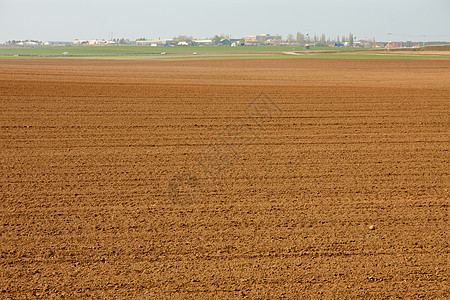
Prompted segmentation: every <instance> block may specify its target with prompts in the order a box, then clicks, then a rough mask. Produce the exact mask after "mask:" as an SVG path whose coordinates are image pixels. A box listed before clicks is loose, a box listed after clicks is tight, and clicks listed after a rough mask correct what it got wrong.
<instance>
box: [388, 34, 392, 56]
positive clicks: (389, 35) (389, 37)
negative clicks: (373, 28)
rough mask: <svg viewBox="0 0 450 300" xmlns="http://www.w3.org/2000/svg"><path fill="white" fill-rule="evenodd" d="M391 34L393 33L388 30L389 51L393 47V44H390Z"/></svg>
mask: <svg viewBox="0 0 450 300" xmlns="http://www.w3.org/2000/svg"><path fill="white" fill-rule="evenodd" d="M391 34H392V33H390V32H388V44H387V46H388V47H387V48H388V52H389V48H391V45H390V43H391Z"/></svg>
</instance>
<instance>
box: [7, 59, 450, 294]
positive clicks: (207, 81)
mask: <svg viewBox="0 0 450 300" xmlns="http://www.w3.org/2000/svg"><path fill="white" fill-rule="evenodd" d="M296 58H297V56H295V55H291V56H287V55H286V56H285V58H281V57H280V58H277V59H267V58H262V57H260V58H259V59H249V58H241V59H226V60H224V59H210V60H181V61H171V60H166V61H163V60H148V61H144V60H93V59H92V60H83V59H78V60H74V59H23V58H21V59H3V60H0V174H1V176H0V298H1V299H19V298H31V299H34V298H81V297H86V298H88V297H89V298H119V299H126V298H130V299H131V298H137V299H166V298H175V299H194V298H195V299H198V298H200V299H211V298H217V299H243V298H247V299H301V298H306V299H317V298H337V299H354V298H363V299H368V298H369V299H370V298H372V299H380V298H389V299H391V298H407V299H409V298H427V299H428V298H436V299H446V298H449V297H450V290H449V286H450V285H449V274H450V272H449V267H448V266H449V265H448V254H449V246H448V241H449V227H448V224H449V220H448V205H449V188H450V186H449V182H450V178H449V170H450V163H449V162H450V157H449V147H450V139H449V130H450V120H449V115H450V101H449V99H450V60H448V59H427V60H406V59H404V60H398V59H389V60H387V59H377V60H373V59H361V60H358V59H332V58H328V59H321V58H314V59H311V58H309V57H303V56H302V58H301V59H296Z"/></svg>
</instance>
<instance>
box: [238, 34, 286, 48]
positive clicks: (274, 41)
mask: <svg viewBox="0 0 450 300" xmlns="http://www.w3.org/2000/svg"><path fill="white" fill-rule="evenodd" d="M281 42H282V40H281V35H270V34H257V35H247V36H245V45H246V46H249V45H255V46H259V45H279V44H281Z"/></svg>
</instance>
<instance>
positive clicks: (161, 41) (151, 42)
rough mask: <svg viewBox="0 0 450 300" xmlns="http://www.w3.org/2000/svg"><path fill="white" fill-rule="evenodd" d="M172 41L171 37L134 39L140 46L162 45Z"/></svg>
mask: <svg viewBox="0 0 450 300" xmlns="http://www.w3.org/2000/svg"><path fill="white" fill-rule="evenodd" d="M173 43H175V42H174V40H173V39H157V40H149V41H136V45H140V46H145V45H147V46H164V45H172V44H173Z"/></svg>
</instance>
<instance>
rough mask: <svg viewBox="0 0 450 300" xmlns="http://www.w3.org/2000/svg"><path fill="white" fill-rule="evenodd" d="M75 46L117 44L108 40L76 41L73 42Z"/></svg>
mask: <svg viewBox="0 0 450 300" xmlns="http://www.w3.org/2000/svg"><path fill="white" fill-rule="evenodd" d="M73 44H74V45H107V44H115V42H113V41H108V40H75V41H73Z"/></svg>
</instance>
